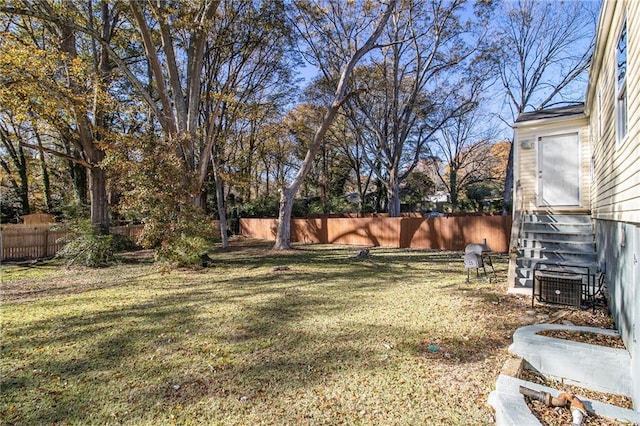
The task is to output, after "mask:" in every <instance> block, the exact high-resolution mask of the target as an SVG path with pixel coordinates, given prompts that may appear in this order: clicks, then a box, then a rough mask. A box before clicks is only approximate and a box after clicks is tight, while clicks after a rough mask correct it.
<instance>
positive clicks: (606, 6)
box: [586, 0, 640, 410]
mask: <svg viewBox="0 0 640 426" xmlns="http://www.w3.org/2000/svg"><path fill="white" fill-rule="evenodd" d="M625 19H626V22H627V34H628V39H627V105H628V108H627V116H628V127H627V135H626V137H625V138H624V139H623V140H622V141H620V142H618V141H617V138H616V111H615V104H616V91H615V89H616V84H617V79H616V46H617V42H618V36H619V34H620V29H621V27H622V25H623V23H624V21H625ZM599 98H600V99H601V105H600V102H599V101H598V99H599ZM586 105H587V110H588V112H589V115H590V117H589V119H590V128H591V129H592V131H593V134H592V135H591V143H592V151H593V185H592V187H591V199H592V204H591V212H592V217H593V219H594V220H595V233H596V244H597V253H598V262H599V265H600V267H601V269H602V270H603V271H604V273H605V276H606V279H607V287H608V296H609V297H608V302H609V307H610V310H611V313H612V316H613V318H614V320H615V323H616V327H617V328H618V330H619V331H620V333H621V335H622V338H623V341H624V343H625V345H626V347H627V349H629V351H630V353H631V358H632V376H633V377H634V378H635V379H634V383H633V387H634V391H633V392H634V394H633V400H634V403H635V409H636V410H640V379H639V378H640V266H639V264H640V262H639V257H640V2H639V1H624V0H619V1H605V2H603V10H602V12H601V14H600V22H599V27H598V38H597V47H596V52H595V55H594V62H593V64H592V65H591V70H590V76H589V89H588V92H587V102H586ZM599 122H601V123H602V129H600V128H599V126H598V123H599Z"/></svg>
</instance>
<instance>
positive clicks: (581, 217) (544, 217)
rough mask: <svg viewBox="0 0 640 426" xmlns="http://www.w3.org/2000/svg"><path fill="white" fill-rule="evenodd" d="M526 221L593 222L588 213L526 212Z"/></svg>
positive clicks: (524, 218) (524, 219)
mask: <svg viewBox="0 0 640 426" xmlns="http://www.w3.org/2000/svg"><path fill="white" fill-rule="evenodd" d="M523 222H524V223H574V224H575V223H583V224H589V225H590V224H591V216H590V215H587V214H556V215H554V214H526V215H524V217H523Z"/></svg>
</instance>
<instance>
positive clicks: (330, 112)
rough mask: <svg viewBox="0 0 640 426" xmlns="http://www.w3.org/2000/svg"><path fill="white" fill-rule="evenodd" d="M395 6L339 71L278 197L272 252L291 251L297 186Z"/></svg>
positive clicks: (391, 5) (309, 167)
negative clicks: (293, 171) (327, 102)
mask: <svg viewBox="0 0 640 426" xmlns="http://www.w3.org/2000/svg"><path fill="white" fill-rule="evenodd" d="M396 3H397V0H391V1H390V2H389V4H388V6H387V8H386V10H385V12H384V13H383V15H382V17H381V18H380V21H379V22H378V24H377V27H376V28H375V29H374V31H373V32H372V33H371V36H370V37H369V38H368V39H367V41H366V42H365V43H364V44H363V45H362V46H361V47H360V48H359V49H357V50H356V51H355V52H354V53H353V56H352V57H351V58H349V60H348V61H347V62H346V64H345V65H344V67H343V68H342V71H341V72H340V79H339V81H338V85H337V87H336V91H335V94H334V96H333V100H332V102H331V104H330V105H328V107H327V112H326V113H325V115H324V118H323V120H322V123H321V124H320V127H319V128H318V130H317V131H316V133H315V135H314V136H313V141H312V142H311V146H309V149H308V150H307V154H306V156H305V158H304V161H303V162H302V165H301V167H300V170H298V173H297V174H296V177H295V178H294V179H293V182H292V183H291V185H289V186H287V187H285V188H284V189H283V190H282V194H281V197H280V210H279V215H278V232H277V235H276V243H275V245H274V249H280V250H282V249H287V248H290V247H291V211H292V209H293V198H294V197H295V196H296V194H297V193H298V190H300V186H301V185H302V181H303V180H304V178H305V176H306V175H307V174H308V173H309V171H310V170H311V166H312V165H313V160H314V158H315V157H316V155H317V153H318V150H319V149H320V147H321V145H322V143H323V141H324V135H325V133H326V132H327V130H328V129H329V127H330V126H331V125H332V124H333V122H334V120H335V118H336V114H337V113H338V110H339V109H340V107H341V106H342V104H343V103H344V102H345V101H346V100H347V99H348V97H349V96H350V95H349V94H348V93H347V84H348V81H349V78H350V76H351V73H352V72H353V69H354V68H355V66H356V64H357V63H358V61H359V60H360V59H361V58H362V57H363V56H364V55H365V54H367V53H368V52H370V51H371V50H372V49H373V48H374V47H375V43H376V40H377V39H378V37H380V34H381V33H382V31H383V29H384V27H385V26H386V24H387V21H388V20H389V17H390V16H391V12H393V9H394V8H395V5H396Z"/></svg>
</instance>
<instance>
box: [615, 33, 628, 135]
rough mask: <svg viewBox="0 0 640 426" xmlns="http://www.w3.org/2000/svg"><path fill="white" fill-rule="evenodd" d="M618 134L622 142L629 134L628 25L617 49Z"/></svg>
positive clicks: (621, 34) (621, 35)
mask: <svg viewBox="0 0 640 426" xmlns="http://www.w3.org/2000/svg"><path fill="white" fill-rule="evenodd" d="M616 65H617V66H616V77H617V82H616V133H617V135H618V137H617V139H618V142H620V141H621V140H622V139H624V137H625V135H626V134H627V23H626V22H625V23H624V25H623V26H622V30H621V31H620V37H618V46H617V48H616Z"/></svg>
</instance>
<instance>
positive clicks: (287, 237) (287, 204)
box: [273, 187, 298, 250]
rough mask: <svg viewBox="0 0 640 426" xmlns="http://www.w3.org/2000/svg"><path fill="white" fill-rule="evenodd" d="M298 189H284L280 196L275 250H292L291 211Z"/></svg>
mask: <svg viewBox="0 0 640 426" xmlns="http://www.w3.org/2000/svg"><path fill="white" fill-rule="evenodd" d="M297 192H298V190H297V188H296V189H294V188H291V187H287V188H283V189H282V192H281V194H280V209H279V210H278V228H277V230H276V243H275V245H274V246H273V248H274V249H278V250H285V249H289V248H291V211H292V210H293V200H294V197H295V194H296V193H297Z"/></svg>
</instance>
